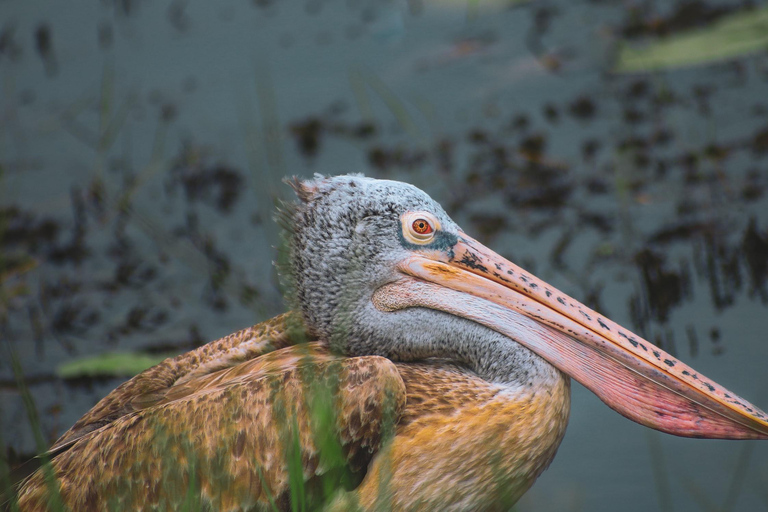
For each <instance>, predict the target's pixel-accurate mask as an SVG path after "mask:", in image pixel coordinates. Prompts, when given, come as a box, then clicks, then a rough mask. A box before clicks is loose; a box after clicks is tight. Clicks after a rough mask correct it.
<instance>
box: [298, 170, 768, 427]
mask: <svg viewBox="0 0 768 512" xmlns="http://www.w3.org/2000/svg"><path fill="white" fill-rule="evenodd" d="M296 189H297V193H298V195H299V197H300V199H301V201H302V203H301V204H300V205H299V206H298V207H297V208H296V211H295V213H294V216H293V219H292V222H293V226H292V229H293V230H294V236H293V240H292V245H291V266H292V274H293V278H294V280H295V288H296V293H297V299H298V302H299V307H300V309H301V310H302V313H303V315H304V319H305V322H306V323H307V327H308V329H309V330H310V331H311V332H313V334H315V335H316V336H318V337H319V338H321V339H325V340H328V341H329V342H330V343H331V344H332V346H333V347H334V348H335V349H337V350H339V351H342V352H345V353H347V354H350V355H365V354H380V355H384V356H387V357H391V358H393V359H402V360H413V359H419V358H425V357H445V358H453V359H457V360H458V361H457V362H466V360H467V359H472V358H475V359H477V360H484V359H485V360H487V359H488V358H489V354H493V357H496V358H497V359H498V358H505V359H506V358H509V357H512V354H517V357H519V354H520V351H519V350H511V351H508V352H499V351H498V350H495V351H494V350H490V347H491V346H492V345H493V346H498V345H499V344H500V343H501V344H502V345H503V343H504V341H506V342H508V344H509V346H512V347H517V348H520V347H524V349H523V352H524V353H529V354H536V356H538V357H540V358H543V359H544V360H546V361H547V362H548V363H549V364H551V365H552V366H554V367H556V368H558V369H559V370H560V371H562V372H564V373H566V374H568V375H570V376H571V377H573V378H574V379H576V380H577V381H579V382H581V383H582V384H583V385H585V386H586V387H587V388H588V389H590V390H591V391H593V392H594V393H595V394H597V395H598V396H599V397H600V398H601V399H602V400H603V401H604V402H605V403H606V404H608V405H609V406H610V407H611V408H613V409H614V410H616V411H618V412H620V413H621V414H623V415H624V416H626V417H628V418H630V419H632V420H634V421H637V422H638V423H641V424H644V425H646V426H649V427H652V428H655V429H658V430H662V431H665V432H669V433H673V434H676V435H683V436H690V437H717V438H731V439H737V438H738V439H754V438H768V417H766V415H765V414H764V413H763V412H762V411H760V410H759V409H758V408H756V407H755V406H753V405H752V404H750V403H749V402H747V401H745V400H743V399H742V398H739V397H738V396H737V395H735V394H734V393H732V392H730V391H728V390H726V389H725V388H723V387H722V386H720V385H718V384H717V383H715V382H713V381H711V380H710V379H708V378H706V377H704V376H703V375H701V374H699V373H698V372H696V371H695V370H693V369H692V368H690V367H689V366H687V365H685V364H684V363H682V362H680V361H678V360H677V359H676V358H674V357H673V356H671V355H669V354H667V353H665V352H664V351H662V350H661V349H660V348H658V347H656V346H654V345H653V344H651V343H649V342H648V341H646V340H644V339H642V338H641V337H639V336H637V335H635V334H633V333H632V332H630V331H629V330H628V329H625V328H624V327H621V326H619V325H617V324H615V323H614V322H612V321H610V320H608V319H607V318H605V317H603V316H602V315H600V314H598V313H597V312H595V311H592V310H591V309H589V308H587V307H586V306H584V305H583V304H581V303H580V302H578V301H576V300H575V299H573V298H571V297H568V296H567V295H565V294H564V293H562V292H560V291H559V290H557V289H556V288H554V287H552V286H550V285H549V284H547V283H545V282H543V281H541V280H540V279H538V278H536V277H535V276H533V275H532V274H530V273H528V272H526V271H525V270H523V269H521V268H520V267H518V266H516V265H515V264H513V263H512V262H510V261H507V260H506V259H504V258H502V257H501V256H499V255H498V254H496V253H495V252H493V251H491V250H490V249H488V248H487V247H484V246H483V245H482V244H480V243H479V242H478V241H476V240H474V239H473V238H471V237H470V236H469V235H467V234H465V233H464V232H463V231H462V230H461V229H460V228H459V227H458V226H457V225H456V224H455V223H454V222H453V221H452V220H451V219H450V218H449V217H448V215H447V214H446V213H445V212H444V211H443V209H442V208H441V207H440V205H439V204H437V203H436V202H435V201H433V200H432V199H431V198H430V197H429V196H428V195H426V194H425V193H424V192H422V191H421V190H419V189H417V188H416V187H413V186H411V185H406V184H404V183H399V182H392V181H380V180H374V179H369V178H364V177H360V176H339V177H332V178H322V177H319V178H317V179H315V180H313V181H307V182H301V183H298V184H297V185H296ZM500 340H501V341H500ZM486 349H488V350H486ZM500 354H501V355H500ZM532 357H535V356H532ZM524 359H525V358H524V357H523V358H522V359H520V361H517V360H515V361H512V363H513V364H510V361H502V362H500V363H505V364H501V366H500V367H501V368H505V369H506V370H505V371H514V368H515V366H516V365H517V364H524V361H523V360H524ZM483 364H484V365H485V366H484V367H485V368H491V369H493V368H494V361H490V362H489V361H484V363H483ZM491 374H493V372H491Z"/></svg>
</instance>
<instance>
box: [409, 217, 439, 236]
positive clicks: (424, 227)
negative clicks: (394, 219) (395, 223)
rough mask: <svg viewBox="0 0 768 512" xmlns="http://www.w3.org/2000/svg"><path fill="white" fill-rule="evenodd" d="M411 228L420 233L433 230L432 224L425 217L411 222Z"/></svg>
mask: <svg viewBox="0 0 768 512" xmlns="http://www.w3.org/2000/svg"><path fill="white" fill-rule="evenodd" d="M411 227H412V228H413V230H414V231H415V232H416V233H418V234H420V235H428V234H430V233H432V232H433V231H434V229H432V224H430V223H429V221H428V220H427V219H421V218H419V219H416V220H414V221H413V223H412V224H411Z"/></svg>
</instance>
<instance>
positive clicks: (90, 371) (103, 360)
mask: <svg viewBox="0 0 768 512" xmlns="http://www.w3.org/2000/svg"><path fill="white" fill-rule="evenodd" d="M165 358H166V356H163V355H153V354H145V353H141V352H109V353H105V354H99V355H97V356H93V357H85V358H82V359H76V360H74V361H68V362H66V363H63V364H60V365H59V366H58V367H57V368H56V374H57V375H58V376H59V377H61V378H63V379H75V378H78V377H132V376H134V375H136V374H137V373H141V372H143V371H144V370H146V369H147V368H150V367H152V366H154V365H156V364H157V363H159V362H160V361H162V360H164V359H165Z"/></svg>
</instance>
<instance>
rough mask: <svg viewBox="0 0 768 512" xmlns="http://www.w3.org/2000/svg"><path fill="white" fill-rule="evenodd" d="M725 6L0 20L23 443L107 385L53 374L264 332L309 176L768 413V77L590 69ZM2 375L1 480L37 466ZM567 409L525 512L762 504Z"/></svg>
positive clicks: (678, 455) (730, 65) (301, 9)
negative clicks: (288, 206) (91, 360)
mask: <svg viewBox="0 0 768 512" xmlns="http://www.w3.org/2000/svg"><path fill="white" fill-rule="evenodd" d="M755 4H757V5H761V4H760V3H755ZM739 6H740V4H739V3H737V2H693V3H687V4H683V3H680V2H677V3H675V2H634V3H624V2H618V1H581V2H565V1H547V2H530V3H523V4H519V5H509V4H507V3H505V2H469V3H466V2H458V1H445V2H436V1H417V0H413V1H411V2H375V1H370V2H364V1H360V2H358V1H354V0H350V1H347V2H322V1H319V0H310V1H308V2H291V3H289V2H271V1H268V0H267V1H255V2H248V3H247V2H234V1H221V2H194V1H189V2H185V1H178V0H177V1H172V2H166V3H163V4H162V5H155V4H154V3H150V2H140V1H137V0H123V1H120V2H118V1H106V0H105V1H102V2H99V3H95V5H94V4H82V5H77V6H73V5H65V4H63V3H61V2H50V1H40V2H35V3H34V4H33V3H32V2H22V1H20V0H16V1H12V0H5V1H0V165H2V174H1V175H0V215H1V216H2V217H0V241H2V247H1V248H0V250H1V251H2V253H1V255H2V259H1V260H0V269H1V270H2V273H1V274H0V276H1V278H2V281H0V285H1V286H2V300H1V302H0V308H1V309H0V312H1V313H2V316H1V317H0V336H2V338H3V343H4V344H5V341H6V340H7V341H8V342H9V345H10V347H12V348H13V350H15V351H16V352H17V353H18V355H19V357H20V359H21V362H22V365H23V369H24V373H25V375H26V376H27V379H28V383H29V385H30V388H31V390H32V392H33V395H34V397H35V400H36V404H37V407H38V409H39V411H40V415H41V417H42V421H43V431H44V435H45V436H46V437H47V438H49V439H51V440H53V439H55V438H56V437H57V436H58V435H59V434H60V433H61V432H62V431H63V430H65V429H66V428H68V427H69V426H70V425H71V424H72V423H73V422H74V421H75V420H76V419H77V418H78V417H79V416H80V415H81V414H82V413H84V412H85V411H86V410H88V409H89V408H90V407H91V406H92V405H93V404H94V403H95V401H96V400H98V398H100V397H101V396H103V395H104V394H106V393H107V392H108V391H110V390H111V389H113V388H114V387H115V386H116V385H117V384H119V382H120V379H109V378H107V379H86V378H82V379H75V380H68V381H63V380H61V379H59V378H58V377H56V375H55V370H56V368H57V367H58V366H59V365H61V364H62V363H64V362H67V361H71V360H76V359H79V358H82V357H85V356H90V355H94V354H97V353H101V352H107V351H131V350H144V351H150V352H153V353H172V352H180V351H183V350H187V349H189V348H192V347H194V346H197V345H198V344H200V343H203V342H205V341H208V340H211V339H214V338H217V337H219V336H222V335H225V334H228V333H230V332H232V331H234V330H237V329H240V328H242V327H245V326H248V325H251V324H253V323H256V322H258V321H261V320H263V319H265V318H268V317H270V316H272V315H274V314H276V313H278V312H280V311H282V310H283V307H284V306H283V304H282V302H281V299H280V297H281V295H280V292H279V290H278V288H277V286H276V278H275V274H274V271H273V270H272V267H271V261H272V260H273V259H274V258H275V257H276V252H275V250H274V249H273V248H274V247H275V246H276V245H278V243H279V242H278V238H277V228H276V226H275V224H274V223H273V222H272V220H271V215H272V211H273V201H272V198H273V197H274V196H275V195H280V196H283V197H288V189H287V187H286V186H284V185H282V184H281V183H280V179H281V178H282V177H283V176H285V175H293V174H296V175H302V176H308V175H311V174H312V173H315V172H319V173H324V174H338V173H346V172H363V173H365V174H367V175H371V176H376V177H382V178H389V179H399V180H403V181H409V182H411V183H414V184H416V185H418V186H420V187H421V188H423V189H425V190H426V191H427V192H429V193H430V194H431V195H432V196H433V197H435V198H436V199H437V200H439V201H440V202H441V203H442V204H443V205H444V206H445V207H446V209H447V210H448V211H449V212H450V213H451V214H452V215H453V217H454V219H455V220H457V222H458V223H459V224H460V225H462V226H463V227H464V229H465V230H466V231H467V232H468V233H470V234H473V235H475V236H476V237H478V238H480V239H481V240H482V241H483V242H484V243H486V244H487V245H489V246H491V247H492V248H494V249H495V250H497V251H498V252H500V253H501V254H503V255H505V256H506V257H508V258H510V259H512V260H513V261H516V262H517V263H519V264H520V265H522V266H523V267H525V268H527V269H528V270H530V271H532V272H534V273H536V274H537V275H538V276H539V277H541V278H543V279H545V280H547V281H549V282H550V283H552V284H553V285H555V286H557V287H559V288H561V289H563V290H564V291H565V292H567V293H569V294H570V295H572V296H574V297H577V298H580V299H582V300H584V301H585V302H587V303H588V304H589V305H591V306H592V307H595V308H597V309H599V310H601V311H602V312H604V313H605V314H606V315H608V316H610V317H611V318H612V319H614V320H616V321H617V322H619V323H621V324H623V325H626V326H627V327H629V328H632V329H633V330H635V331H637V332H639V333H640V334H643V335H644V336H645V337H646V338H648V339H650V340H652V341H654V342H656V343H657V344H660V345H661V346H663V347H664V348H665V349H666V350H668V351H670V352H673V353H675V354H676V355H678V356H679V357H680V358H681V359H683V360H685V361H686V362H688V363H689V364H691V365H692V366H694V367H695V368H697V369H698V370H700V371H701V372H702V373H704V374H706V375H708V376H710V377H712V378H713V379H715V380H716V381H718V382H720V383H722V384H723V385H725V386H727V387H728V388H730V389H732V390H734V391H735V392H737V393H739V394H741V395H742V396H744V397H745V398H747V399H749V400H751V401H753V402H754V403H755V404H757V405H759V406H762V407H763V408H766V407H768V372H766V371H765V367H766V363H768V336H766V331H768V309H767V308H766V305H767V304H768V283H767V282H766V279H767V276H768V198H767V197H766V195H765V190H766V186H768V94H767V93H768V55H767V54H766V52H765V51H762V52H758V53H754V54H750V55H747V56H742V57H738V58H735V59H731V60H727V61H724V62H719V63H714V64H710V65H705V66H698V67H692V68H686V69H676V70H670V71H664V72H658V73H654V74H634V75H617V74H614V73H611V69H612V68H613V65H614V59H615V57H616V55H617V51H618V45H619V44H620V43H621V42H622V41H630V42H637V41H638V40H640V39H642V38H650V37H655V36H656V35H658V34H660V33H665V34H670V35H674V34H677V33H679V32H680V31H681V30H684V29H690V28H696V27H701V26H709V25H708V24H711V23H713V22H715V21H716V20H717V19H720V18H721V17H722V16H725V15H727V14H728V13H729V12H730V11H732V10H734V9H737V8H739ZM630 8H631V9H630ZM6 349H7V347H6V346H4V347H3V349H2V350H3V352H2V353H3V356H2V357H0V400H1V402H0V407H1V412H2V418H0V421H1V422H2V423H0V425H2V427H1V428H2V437H3V439H4V441H5V442H6V444H7V445H8V446H7V448H6V452H7V453H8V455H9V457H10V458H11V459H12V460H13V461H18V460H23V459H25V458H27V457H28V456H29V455H30V454H32V453H34V451H35V449H34V442H33V437H32V434H31V431H30V428H29V424H28V422H27V420H26V413H25V411H24V409H23V407H22V404H21V400H20V398H19V395H18V392H17V389H16V385H15V382H14V379H13V374H12V371H11V367H10V364H9V362H8V358H7V357H6V355H7V351H6ZM573 399H574V400H573V412H572V417H571V424H570V426H569V430H568V433H567V436H566V438H565V440H564V442H563V445H562V447H561V448H560V452H559V454H558V456H557V458H556V459H555V461H554V463H553V464H552V466H551V468H550V469H549V470H548V471H547V472H546V473H545V474H544V476H543V477H542V478H541V479H540V480H539V482H538V483H537V484H536V485H535V486H534V488H533V489H532V490H531V491H530V492H529V494H528V495H527V496H526V497H525V498H524V499H523V500H522V501H521V502H520V504H519V505H518V507H517V508H518V509H519V510H523V511H527V510H564V511H570V510H574V511H575V510H588V511H614V510H624V511H648V510H664V511H671V510H674V511H698V510H701V511H710V510H722V509H727V510H763V509H766V508H768V491H766V490H765V484H766V482H768V462H766V460H768V457H766V456H767V455H768V443H757V442H754V443H753V442H747V443H737V442H721V441H701V440H686V439H678V438H674V437H671V436H667V435H663V434H658V433H656V432H651V431H648V430H647V429H644V428H643V427H640V426H638V425H635V424H633V423H631V422H630V421H628V420H625V419H624V418H622V417H620V416H618V415H617V414H615V413H614V412H612V411H611V410H609V409H608V408H607V407H605V406H604V405H603V404H602V403H600V402H599V401H598V400H597V399H596V398H595V397H594V396H592V395H591V394H590V393H589V392H587V391H585V390H584V389H583V388H581V387H579V386H578V385H577V386H575V389H574V397H573Z"/></svg>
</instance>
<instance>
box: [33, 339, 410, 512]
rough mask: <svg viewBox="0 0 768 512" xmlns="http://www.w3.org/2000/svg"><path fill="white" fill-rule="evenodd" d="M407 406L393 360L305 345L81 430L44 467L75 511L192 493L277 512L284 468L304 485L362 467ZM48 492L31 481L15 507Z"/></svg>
mask: <svg viewBox="0 0 768 512" xmlns="http://www.w3.org/2000/svg"><path fill="white" fill-rule="evenodd" d="M324 405H330V406H331V407H330V408H331V409H332V411H330V412H329V413H323V411H325V410H326V408H325V407H324ZM404 407H405V387H404V384H403V381H402V379H401V378H400V376H399V374H398V371H397V369H396V367H395V365H394V364H393V363H392V362H390V361H388V360H387V359H384V358H380V357H375V356H371V357H360V358H338V357H336V356H333V355H331V354H329V353H328V351H327V349H326V348H325V347H324V346H323V345H321V344H318V343H310V344H304V345H300V346H295V347H288V348H285V349H282V350H279V351H275V352H272V353H269V354H267V355H264V356H262V357H260V358H258V359H255V360H251V361H248V362H245V363H243V364H241V365H239V366H235V367H232V368H231V369H224V370H220V371H219V372H218V374H212V375H210V376H204V377H198V378H191V379H187V382H185V383H184V385H183V386H182V387H179V388H178V389H176V390H174V389H173V388H171V391H170V392H166V393H165V394H164V397H163V398H162V399H161V400H160V401H159V402H158V403H156V404H155V405H154V406H152V407H149V408H146V409H143V410H138V411H135V412H133V413H128V414H124V415H123V416H121V417H119V418H117V419H115V420H113V422H112V423H111V424H110V425H108V426H105V427H102V428H101V429H99V430H96V431H92V432H89V433H86V434H83V435H82V436H81V437H80V439H79V440H78V441H76V442H75V443H74V444H73V445H72V447H71V448H70V449H69V450H67V451H65V452H63V453H60V454H59V455H57V456H56V457H55V458H54V459H53V463H52V464H53V468H54V470H55V472H56V474H57V477H58V479H59V482H60V485H61V495H62V497H63V499H64V501H65V502H66V503H68V505H69V506H70V508H71V509H72V510H88V509H93V510H108V509H115V508H131V509H147V508H159V509H175V508H179V507H180V506H182V505H183V504H184V502H185V501H184V500H185V499H187V498H188V497H189V496H193V497H194V496H199V500H201V501H199V502H196V503H193V505H202V507H203V509H206V508H212V509H214V510H240V509H243V508H245V509H247V508H251V507H256V508H257V509H272V504H275V505H276V506H277V508H279V509H284V508H286V507H288V508H290V505H289V504H288V502H289V501H290V490H291V482H290V480H289V473H290V472H291V470H292V467H293V471H294V472H295V466H296V465H298V464H300V465H301V474H303V477H304V482H299V483H298V485H299V486H303V485H314V484H315V483H316V481H317V480H318V479H319V478H320V477H322V476H323V475H330V476H331V477H332V478H337V479H338V474H339V471H340V469H341V468H342V467H343V466H346V465H348V464H351V465H352V466H354V467H356V468H357V469H359V468H360V467H364V466H366V465H367V464H368V462H369V461H370V458H371V457H372V454H373V453H374V452H375V451H376V450H377V449H378V447H379V445H380V443H381V440H382V434H383V431H384V430H385V427H386V425H387V424H388V425H394V424H396V423H397V420H398V418H399V416H400V414H401V413H402V411H403V409H404ZM329 427H331V428H329ZM329 432H330V433H331V434H329ZM329 435H330V437H331V438H330V439H329ZM328 446H330V448H328ZM323 447H326V448H327V449H326V450H325V451H324V450H322V448H323ZM334 447H335V448H334ZM295 485H297V484H296V482H294V486H295ZM335 485H338V482H334V486H335ZM315 487H317V488H318V489H322V488H323V487H325V488H326V489H328V488H329V487H328V486H327V485H325V486H324V485H322V484H321V485H319V486H317V485H315ZM331 487H333V486H331ZM195 489H197V491H198V492H197V493H195V492H194V491H195ZM310 490H311V489H310ZM47 492H48V491H47V488H46V484H45V482H44V478H43V475H42V474H41V472H38V473H36V474H35V475H33V477H32V478H31V479H30V480H29V481H28V482H27V483H26V484H25V486H24V487H23V489H22V491H21V493H20V496H19V498H20V504H21V506H22V509H23V510H27V509H28V508H29V509H35V510H37V509H45V508H46V503H47ZM299 495H303V492H302V493H299Z"/></svg>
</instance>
